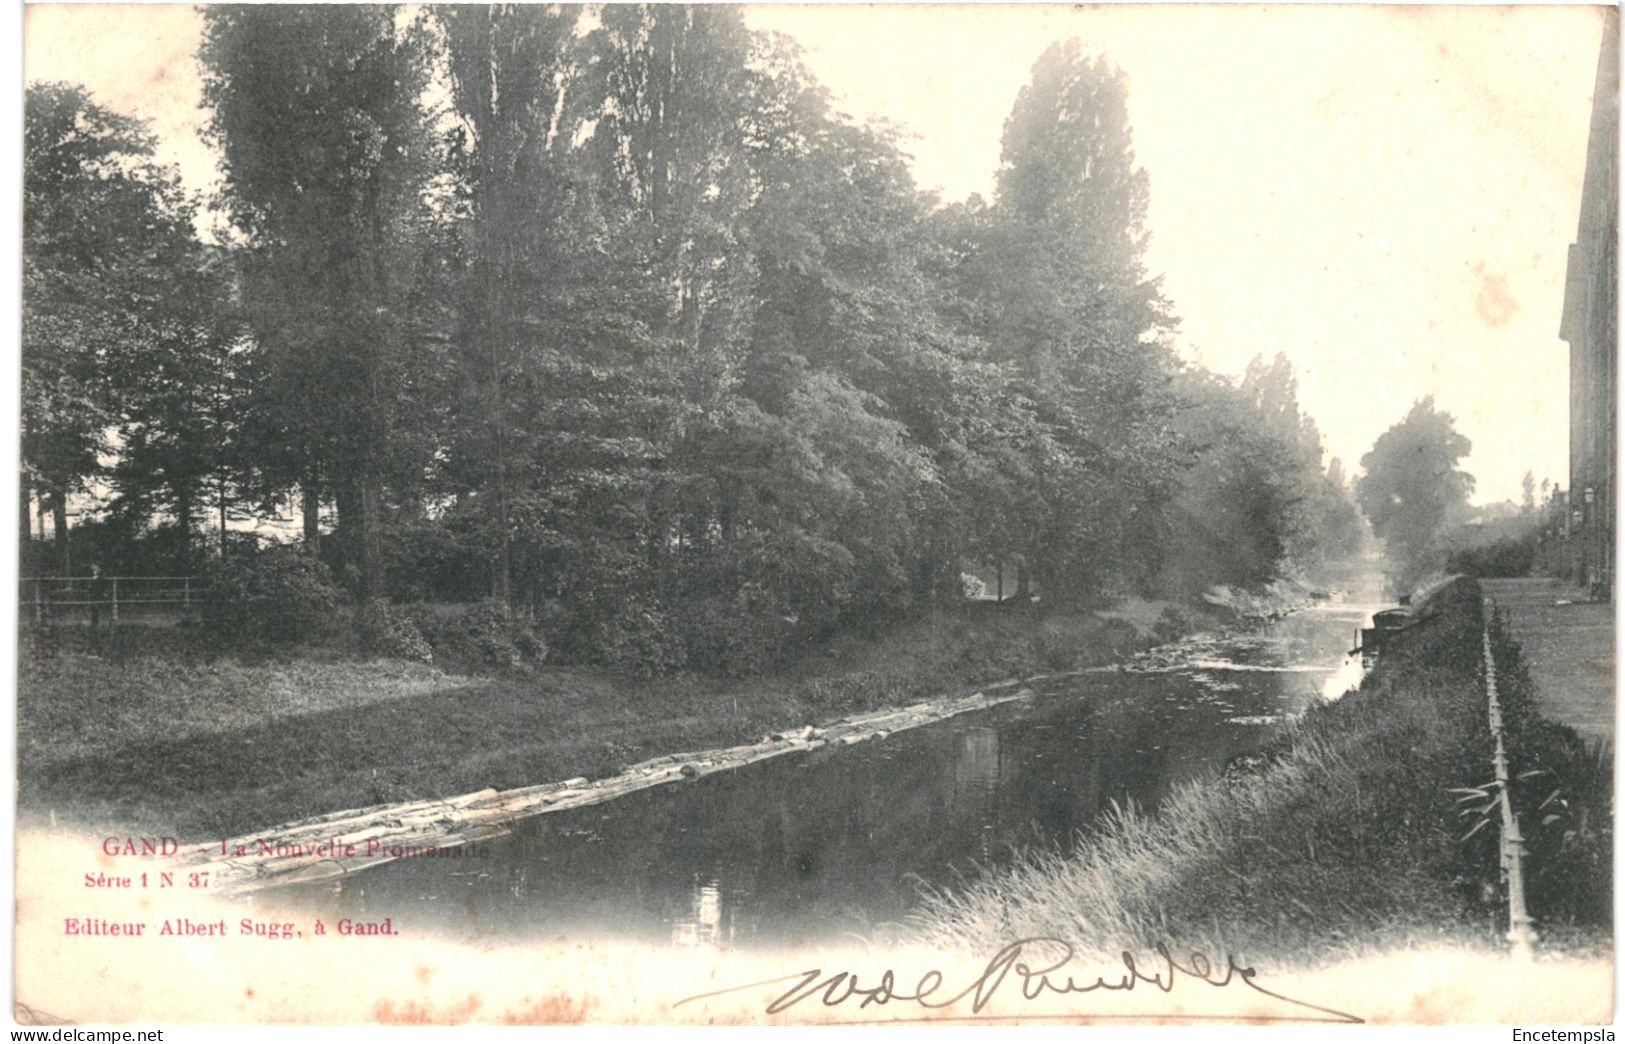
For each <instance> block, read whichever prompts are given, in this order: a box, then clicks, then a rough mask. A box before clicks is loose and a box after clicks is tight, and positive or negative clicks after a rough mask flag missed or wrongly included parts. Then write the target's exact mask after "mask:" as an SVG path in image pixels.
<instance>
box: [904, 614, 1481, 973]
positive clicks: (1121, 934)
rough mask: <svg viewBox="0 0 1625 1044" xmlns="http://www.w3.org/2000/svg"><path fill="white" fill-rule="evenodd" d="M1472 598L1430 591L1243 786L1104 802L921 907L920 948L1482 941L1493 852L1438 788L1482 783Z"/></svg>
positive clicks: (1306, 960) (1242, 947) (1282, 952)
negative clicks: (1054, 939) (1090, 815)
mask: <svg viewBox="0 0 1625 1044" xmlns="http://www.w3.org/2000/svg"><path fill="white" fill-rule="evenodd" d="M1476 606H1477V594H1476V585H1473V586H1469V587H1468V588H1467V589H1466V590H1456V591H1452V592H1449V593H1447V594H1445V595H1442V596H1441V597H1440V599H1439V601H1438V604H1437V605H1435V606H1434V607H1433V608H1434V609H1435V611H1436V612H1437V613H1438V614H1439V615H1436V616H1434V617H1433V618H1432V620H1431V621H1430V622H1429V623H1428V624H1425V625H1423V626H1422V627H1421V628H1420V629H1419V630H1418V632H1417V633H1416V634H1415V635H1414V636H1413V637H1412V638H1411V639H1410V641H1409V642H1408V643H1407V645H1408V647H1407V648H1404V649H1396V650H1395V651H1394V652H1393V653H1392V654H1391V655H1390V656H1389V657H1388V662H1386V663H1385V664H1383V665H1382V666H1381V667H1379V669H1378V670H1377V671H1375V672H1373V674H1372V675H1371V676H1370V677H1368V678H1367V680H1366V682H1365V684H1364V685H1363V686H1362V688H1361V690H1360V691H1359V692H1358V693H1354V694H1351V695H1349V696H1347V697H1345V698H1344V699H1343V700H1341V701H1339V702H1337V703H1333V704H1329V705H1325V706H1322V707H1318V708H1315V709H1314V710H1312V711H1311V712H1310V713H1309V714H1307V715H1306V716H1305V717H1304V718H1303V719H1302V720H1301V722H1300V723H1299V724H1298V725H1296V726H1295V727H1293V728H1291V729H1290V730H1288V731H1287V732H1286V733H1285V734H1284V735H1282V736H1281V737H1280V738H1279V739H1278V740H1277V741H1276V742H1275V743H1274V745H1273V746H1272V747H1271V748H1269V749H1268V750H1267V751H1265V752H1264V758H1263V764H1262V767H1260V768H1259V769H1258V770H1257V771H1255V772H1252V773H1250V774H1246V775H1241V776H1236V775H1234V774H1232V775H1231V776H1230V777H1227V778H1223V779H1213V780H1208V781H1204V782H1198V783H1191V784H1188V785H1186V786H1184V787H1182V788H1180V789H1178V790H1176V791H1175V792H1174V793H1173V795H1172V796H1171V797H1170V798H1169V799H1168V800H1167V801H1166V802H1165V803H1164V804H1163V806H1162V807H1161V808H1159V809H1157V810H1155V812H1154V813H1146V812H1143V811H1141V810H1138V809H1116V810H1114V811H1113V813H1112V814H1110V815H1108V816H1107V817H1105V819H1104V820H1103V821H1102V822H1101V823H1100V824H1099V825H1098V826H1097V827H1096V828H1095V829H1094V830H1093V831H1092V832H1091V833H1090V834H1089V835H1088V836H1085V837H1082V838H1080V839H1079V840H1078V842H1077V845H1076V847H1075V848H1074V850H1073V851H1071V852H1070V853H1060V852H1032V853H1027V854H1025V855H1024V856H1022V857H1021V858H1019V859H1018V860H1017V862H1016V864H1015V865H1014V866H1013V867H1012V868H1011V869H1009V870H1007V871H1002V872H999V873H995V874H993V875H991V876H988V877H985V878H983V879H981V880H979V881H976V882H974V883H972V884H970V885H969V886H967V887H964V888H962V889H959V890H955V891H938V892H934V893H932V894H930V895H928V896H927V897H926V901H925V904H924V908H923V912H922V913H921V915H920V916H919V918H918V920H917V923H916V924H915V926H914V927H915V931H916V933H917V934H918V936H919V937H920V938H921V940H922V941H924V942H926V943H928V944H930V945H934V946H938V947H950V948H953V947H957V948H965V949H970V950H976V951H982V952H985V951H987V950H989V949H996V948H997V947H998V946H1000V945H1002V944H1003V943H1006V942H1008V941H1010V940H1011V939H1014V938H1022V937H1028V936H1035V935H1051V936H1059V937H1062V938H1064V939H1066V940H1067V941H1069V942H1071V943H1072V944H1073V945H1075V946H1077V947H1078V948H1079V949H1080V950H1081V951H1086V952H1087V951H1092V952H1093V953H1094V954H1095V955H1097V956H1107V957H1109V956H1111V955H1114V954H1116V953H1118V952H1120V951H1122V950H1132V951H1136V952H1141V951H1144V950H1145V949H1147V948H1149V947H1152V946H1155V945H1157V944H1158V943H1165V944H1168V945H1169V946H1170V947H1171V948H1184V947H1196V948H1200V949H1203V950H1205V951H1207V952H1209V953H1232V954H1236V955H1238V957H1241V958H1243V959H1247V960H1254V959H1260V958H1262V959H1268V958H1277V959H1282V960H1291V961H1292V962H1294V963H1297V964H1319V963H1325V962H1330V961H1334V960H1337V959H1341V958H1345V957H1353V956H1359V955H1362V954H1366V953H1370V952H1374V951H1376V950H1381V949H1385V948H1389V947H1393V946H1411V945H1421V944H1425V943H1430V942H1454V943H1473V944H1482V945H1486V946H1488V945H1493V944H1494V942H1495V939H1496V931H1497V929H1496V906H1495V902H1494V900H1495V898H1496V896H1495V889H1494V883H1495V880H1496V872H1497V867H1496V863H1495V859H1494V849H1493V841H1489V844H1490V849H1489V852H1488V855H1487V856H1486V853H1485V850H1484V845H1485V843H1486V841H1488V840H1489V839H1487V838H1483V837H1479V838H1471V839H1467V840H1465V841H1463V840H1462V839H1461V837H1460V834H1461V831H1460V829H1459V826H1458V817H1457V812H1456V809H1455V807H1454V802H1453V798H1452V795H1451V794H1450V793H1449V788H1451V787H1454V786H1467V785H1472V784H1475V783H1479V782H1482V780H1481V779H1480V778H1478V777H1480V776H1482V775H1483V773H1484V772H1485V771H1486V770H1487V766H1488V762H1487V759H1486V758H1485V757H1484V756H1482V755H1483V752H1484V751H1486V750H1487V743H1488V735H1487V733H1488V729H1487V725H1486V724H1485V722H1484V720H1483V718H1484V715H1483V713H1482V706H1481V700H1480V699H1479V698H1478V686H1477V676H1476V674H1475V670H1474V660H1473V657H1472V652H1473V649H1474V642H1475V640H1476V638H1477V630H1476V623H1477V620H1476Z"/></svg>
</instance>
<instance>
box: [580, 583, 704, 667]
mask: <svg viewBox="0 0 1625 1044" xmlns="http://www.w3.org/2000/svg"><path fill="white" fill-rule="evenodd" d="M585 648H586V650H587V654H588V657H589V658H590V660H591V662H593V663H596V664H599V665H601V666H604V667H608V668H610V669H611V670H616V671H623V672H625V673H627V674H633V675H637V676H638V677H640V678H652V677H655V676H656V675H661V674H669V673H671V672H672V671H675V670H677V669H678V668H680V667H682V666H683V665H684V663H686V662H687V659H688V657H687V651H686V650H685V648H684V646H683V639H682V636H681V635H680V634H679V633H678V629H677V627H676V625H675V624H674V622H673V621H672V619H671V616H670V615H669V614H667V613H666V612H664V611H662V610H660V609H658V608H656V607H654V606H649V605H646V604H641V603H637V602H634V603H631V604H629V605H628V606H627V609H626V611H625V612H622V613H618V614H616V615H615V616H613V617H610V618H609V619H606V620H602V621H599V622H598V623H597V625H596V626H594V627H593V628H592V630H591V631H590V632H588V634H587V636H586V643H585Z"/></svg>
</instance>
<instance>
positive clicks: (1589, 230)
mask: <svg viewBox="0 0 1625 1044" xmlns="http://www.w3.org/2000/svg"><path fill="white" fill-rule="evenodd" d="M1605 17H1606V22H1605V25H1604V28H1603V40H1602V49H1601V53H1600V55H1599V57H1598V61H1597V81H1596V89H1595V92H1594V93H1593V96H1592V108H1591V134H1590V139H1589V141H1588V143H1587V146H1586V168H1585V185H1584V187H1583V189H1582V190H1581V196H1580V230H1579V234H1578V236H1577V237H1576V241H1575V242H1574V244H1573V245H1571V246H1570V247H1569V259H1568V282H1567V286H1566V288H1565V291H1564V298H1563V320H1562V324H1561V326H1560V328H1559V336H1560V337H1562V338H1563V340H1565V341H1567V342H1568V344H1569V488H1568V507H1569V511H1570V519H1569V521H1570V523H1571V527H1572V528H1571V530H1570V533H1569V541H1568V544H1569V568H1570V571H1571V575H1572V576H1573V578H1574V579H1576V580H1578V581H1579V582H1580V583H1581V584H1582V585H1584V586H1585V587H1586V588H1587V589H1588V590H1589V591H1591V592H1592V594H1593V596H1594V597H1597V598H1607V599H1609V600H1612V598H1613V578H1614V505H1615V499H1614V498H1615V483H1614V475H1615V459H1614V458H1615V449H1614V447H1615V436H1616V430H1617V409H1616V403H1617V395H1618V376H1617V375H1618V307H1619V257H1618V250H1617V243H1618V236H1619V9H1618V8H1617V7H1610V8H1608V9H1607V14H1606V16H1605Z"/></svg>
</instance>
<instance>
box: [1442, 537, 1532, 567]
mask: <svg viewBox="0 0 1625 1044" xmlns="http://www.w3.org/2000/svg"><path fill="white" fill-rule="evenodd" d="M1534 564H1535V539H1534V536H1533V535H1530V536H1525V537H1517V538H1513V539H1507V540H1497V541H1496V542H1495V543H1493V544H1483V545H1481V546H1479V547H1465V548H1460V549H1458V550H1456V551H1452V552H1451V553H1450V559H1449V561H1448V562H1447V564H1446V565H1445V572H1447V573H1465V574H1467V575H1468V576H1483V577H1502V576H1528V575H1529V571H1530V569H1531V568H1533V567H1534Z"/></svg>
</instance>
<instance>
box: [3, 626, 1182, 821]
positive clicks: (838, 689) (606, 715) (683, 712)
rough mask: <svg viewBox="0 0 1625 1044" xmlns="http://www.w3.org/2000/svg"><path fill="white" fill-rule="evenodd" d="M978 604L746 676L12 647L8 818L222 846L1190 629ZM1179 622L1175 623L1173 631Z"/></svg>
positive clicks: (594, 768)
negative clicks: (13, 756)
mask: <svg viewBox="0 0 1625 1044" xmlns="http://www.w3.org/2000/svg"><path fill="white" fill-rule="evenodd" d="M1164 608H1166V606H1162V605H1159V604H1157V603H1144V604H1136V605H1131V606H1128V607H1126V609H1120V610H1117V611H1114V612H1112V613H1106V614H1095V613H1077V614H1056V615H1042V614H1039V613H1037V612H1035V611H1032V610H1030V609H1026V608H1017V607H1014V606H1002V607H1001V606H993V605H986V604H983V605H970V606H966V607H964V608H963V610H961V611H957V612H954V613H951V614H950V613H944V614H941V615H940V616H938V617H937V618H936V619H933V620H922V621H918V622H915V623H913V624H910V625H907V626H905V627H903V628H900V629H898V630H896V631H893V632H891V633H889V634H887V635H884V636H881V637H878V638H873V639H859V638H847V639H842V640H839V641H837V642H835V643H833V644H831V645H830V646H829V647H827V648H825V649H824V650H822V651H820V652H818V653H816V654H814V655H813V656H810V657H808V658H807V659H805V660H804V661H802V662H801V663H799V664H797V665H796V666H795V668H794V669H792V670H787V671H784V672H781V673H778V674H773V675H766V676H762V677H758V678H753V679H745V680H741V681H731V682H729V681H719V680H717V679H712V678H704V677H698V676H686V677H677V678H663V679H637V678H629V677H623V676H614V675H609V674H606V673H603V672H597V671H591V670H585V669H576V668H562V667H547V668H540V669H534V670H526V671H515V672H508V673H503V674H499V675H492V676H471V675H458V674H453V673H446V672H444V671H440V670H437V669H434V668H431V667H426V666H422V665H416V664H407V663H403V662H400V661H391V660H374V661H357V660H353V659H344V658H335V657H332V656H324V655H322V653H321V651H320V650H307V651H305V652H304V653H302V654H300V655H291V656H285V657H280V658H271V659H259V660H244V659H239V658H233V657H229V656H228V657H222V656H212V655H208V654H207V651H206V650H202V649H200V648H197V647H195V646H188V645H187V644H186V643H185V641H184V636H177V635H175V634H174V633H173V632H171V631H166V630H161V629H157V628H153V629H144V628H125V629H123V630H122V631H121V632H119V633H117V634H112V633H109V632H105V631H104V632H103V633H102V634H100V635H91V634H88V633H80V634H78V635H75V636H70V637H69V638H68V640H64V641H62V642H61V643H60V647H59V648H58V649H56V650H54V651H53V654H52V655H40V656H36V655H33V650H31V649H30V648H29V647H28V645H27V644H26V643H25V644H24V647H23V649H22V656H21V668H20V671H19V674H20V678H19V690H18V737H19V791H18V794H19V797H18V800H19V811H20V814H21V815H22V816H23V817H24V818H25V819H32V820H33V821H36V822H38V821H46V822H52V823H55V822H63V823H73V824H76V825H82V826H86V827H95V828H105V829H109V830H112V831H114V832H116V833H119V834H127V833H140V832H146V833H158V834H172V835H178V836H182V837H227V836H231V835H232V834H235V833H240V832H243V831H249V830H254V829H262V828H266V827H268V826H270V825H272V824H276V823H284V822H288V821H292V820H298V819H303V818H308V817H312V816H318V815H324V814H327V813H330V812H334V811H337V810H341V809H352V808H358V807H362V806H369V805H380V804H386V803H397V802H409V801H420V800H425V799H437V798H447V797H453V796H456V795H461V794H467V793H471V792H474V791H479V790H484V789H496V790H508V789H513V788H518V787H526V786H533V785H536V784H541V783H545V782H548V781H551V780H563V779H569V778H573V777H578V776H587V777H593V778H599V777H604V776H610V775H613V774H615V773H618V772H620V771H622V770H623V769H625V768H627V767H628V766H631V765H634V764H637V763H639V762H643V761H646V760H648V759H651V758H657V757H660V756H663V755H667V754H670V753H672V752H674V751H682V750H700V749H706V748H713V747H727V746H733V745H737V744H744V743H752V742H755V741H758V740H760V739H762V738H763V737H764V736H769V735H772V734H775V733H778V734H786V733H789V732H791V731H796V730H800V729H803V728H804V727H806V726H808V725H818V726H822V725H826V724H828V723H831V722H835V721H838V720H840V719H842V718H847V717H852V716H855V715H859V714H864V713H868V712H873V711H880V710H886V709H890V708H897V707H903V706H906V705H909V704H912V703H916V702H918V701H921V700H924V699H928V698H936V697H948V696H956V695H963V694H968V693H971V692H974V691H976V690H977V689H978V688H979V687H982V686H985V685H988V684H991V683H995V682H998V681H1003V680H1008V679H1012V678H1021V677H1025V676H1029V675H1033V674H1040V673H1053V672H1058V671H1065V670H1075V669H1079V668H1083V667H1089V666H1098V665H1101V664H1107V663H1113V662H1118V661H1120V660H1122V659H1124V658H1126V657H1128V656H1130V655H1132V654H1133V653H1135V652H1137V651H1140V650H1142V649H1144V648H1146V647H1147V646H1149V645H1151V644H1153V643H1154V642H1155V641H1157V640H1165V639H1166V638H1169V637H1173V636H1174V630H1175V629H1177V628H1188V627H1190V626H1192V624H1193V623H1195V622H1204V621H1203V619H1202V617H1200V616H1199V615H1196V614H1192V613H1191V612H1189V611H1186V612H1185V613H1182V614H1179V615H1177V616H1175V615H1174V614H1166V615H1165V614H1164V613H1163V609H1164ZM1170 621H1177V623H1175V622H1170Z"/></svg>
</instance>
